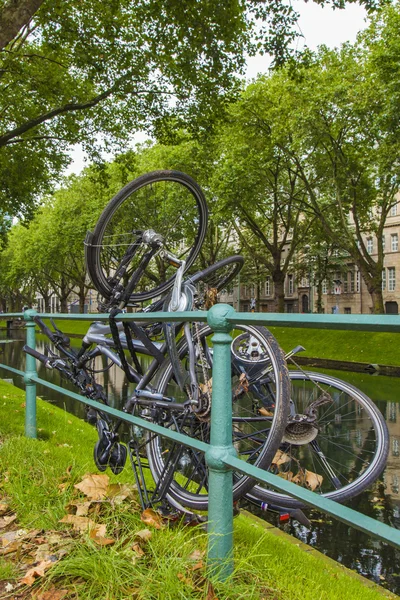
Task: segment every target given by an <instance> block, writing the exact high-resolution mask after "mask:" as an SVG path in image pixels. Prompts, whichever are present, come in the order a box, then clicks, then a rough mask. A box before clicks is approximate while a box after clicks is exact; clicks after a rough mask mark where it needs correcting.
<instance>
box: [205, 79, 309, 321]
mask: <svg viewBox="0 0 400 600" xmlns="http://www.w3.org/2000/svg"><path fill="white" fill-rule="evenodd" d="M279 103H280V89H279V88H277V87H276V86H274V78H265V79H261V80H259V81H258V82H256V83H254V84H251V85H250V86H248V88H247V89H246V91H245V92H244V93H243V95H242V98H241V100H240V101H239V102H238V103H237V104H235V105H234V106H232V108H231V110H230V113H229V122H228V123H226V124H225V125H223V126H222V128H221V133H220V143H221V145H220V158H219V160H218V163H217V166H216V169H215V173H214V177H215V185H216V187H218V190H219V197H220V202H221V204H222V205H223V207H224V210H225V212H229V213H230V214H231V215H233V216H234V218H235V220H234V227H235V230H236V235H237V238H238V240H239V242H240V244H241V246H242V248H243V249H245V250H246V253H247V255H248V256H249V257H251V259H250V260H251V261H252V262H253V263H254V265H253V266H254V268H253V269H252V272H253V278H254V277H255V279H254V283H255V285H256V289H259V285H260V283H261V279H260V278H263V279H264V280H265V278H266V277H267V276H268V275H270V276H271V278H272V281H273V283H274V300H275V310H277V311H279V312H283V310H284V296H285V291H284V282H285V277H286V274H287V273H288V272H289V271H290V270H291V269H292V263H293V258H294V256H295V253H296V250H297V249H298V247H299V245H301V244H304V243H305V242H304V239H305V237H306V235H307V231H308V228H309V226H310V224H311V222H312V220H313V218H314V216H313V215H312V216H311V218H307V215H306V212H305V211H304V199H305V196H306V190H305V186H304V183H303V182H302V181H301V179H300V178H299V177H298V175H297V173H296V169H295V168H294V167H295V165H294V164H293V161H292V159H291V158H290V156H288V155H287V154H285V152H283V151H282V150H281V149H280V148H279V138H276V137H275V134H274V131H273V129H274V125H273V124H274V121H275V120H276V119H278V120H280V114H279V109H278V107H279ZM258 296H259V294H258Z"/></svg>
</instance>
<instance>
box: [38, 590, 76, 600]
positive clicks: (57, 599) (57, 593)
mask: <svg viewBox="0 0 400 600" xmlns="http://www.w3.org/2000/svg"><path fill="white" fill-rule="evenodd" d="M68 593H69V592H68V590H56V589H55V588H52V589H51V590H47V592H42V593H41V594H38V595H37V596H35V600H62V599H63V598H65V596H67V595H68Z"/></svg>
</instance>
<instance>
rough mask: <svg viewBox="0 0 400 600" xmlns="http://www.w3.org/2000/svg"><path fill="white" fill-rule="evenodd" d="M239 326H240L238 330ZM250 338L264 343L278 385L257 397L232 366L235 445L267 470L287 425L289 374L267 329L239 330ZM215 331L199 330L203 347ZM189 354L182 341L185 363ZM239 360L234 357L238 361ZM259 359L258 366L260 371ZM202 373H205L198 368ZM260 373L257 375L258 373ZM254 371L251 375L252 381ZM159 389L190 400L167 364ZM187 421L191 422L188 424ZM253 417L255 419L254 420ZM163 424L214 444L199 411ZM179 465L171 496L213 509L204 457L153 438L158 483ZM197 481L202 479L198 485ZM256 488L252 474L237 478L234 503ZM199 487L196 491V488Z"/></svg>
mask: <svg viewBox="0 0 400 600" xmlns="http://www.w3.org/2000/svg"><path fill="white" fill-rule="evenodd" d="M238 328H239V327H238ZM240 329H242V330H243V331H244V332H246V333H247V334H248V335H249V339H253V338H256V339H257V341H258V342H260V345H261V346H262V348H263V351H265V352H266V353H267V354H268V355H269V356H270V363H271V366H272V374H271V382H270V385H272V386H273V387H274V392H275V393H274V396H273V397H272V400H273V405H272V403H271V396H269V397H267V396H265V397H263V398H262V399H260V398H256V397H255V396H254V394H253V393H252V392H251V391H249V390H245V383H243V386H244V390H243V392H242V390H240V387H239V386H240V385H241V384H240V382H241V379H240V376H239V371H238V369H237V367H236V365H234V364H233V366H232V383H233V443H234V446H235V447H236V449H237V450H238V453H239V455H240V456H242V457H243V458H246V459H247V460H248V461H249V462H252V463H253V464H256V465H258V466H261V467H262V468H267V467H268V466H269V464H270V462H271V460H272V458H273V456H274V455H275V452H276V449H277V448H278V446H279V444H280V441H281V437H282V432H283V429H284V427H285V424H286V419H287V413H288V401H289V389H290V388H289V384H290V381H289V376H288V371H287V366H286V362H285V358H284V354H283V352H282V350H281V349H280V347H279V345H278V344H277V342H276V340H275V338H274V337H273V336H272V334H271V333H270V332H269V331H268V330H267V329H266V328H264V327H257V326H247V325H246V326H240ZM211 333H212V331H211V329H210V328H209V327H208V326H204V325H203V326H201V328H199V336H200V340H201V343H202V344H206V341H205V340H206V338H207V336H209V335H210V334H211ZM186 353H187V342H186V340H184V341H182V343H181V344H180V345H179V356H180V358H181V360H184V359H185V357H186ZM233 360H234V359H233ZM256 362H257V361H255V362H254V363H253V366H254V368H255V369H258V368H259V367H257V365H256ZM199 370H200V371H201V369H200V368H199ZM257 372H258V371H257ZM251 375H252V373H251V372H250V369H248V370H247V371H246V376H247V377H248V379H249V380H250V377H251ZM155 387H156V388H157V389H158V391H159V392H161V393H163V394H164V395H170V393H171V394H172V396H173V397H174V398H175V401H182V402H183V401H185V400H187V396H185V395H184V394H182V392H180V390H179V388H177V386H176V383H175V381H174V376H173V367H172V364H171V362H168V363H167V364H166V365H165V366H164V368H163V369H162V371H161V372H160V374H159V376H158V379H157V380H156V384H155ZM265 407H268V411H269V416H263V415H260V414H259V409H261V408H264V410H266V408H265ZM185 418H186V419H187V420H186V421H185ZM251 419H253V420H251ZM159 424H160V425H162V426H164V427H171V428H173V429H175V430H178V431H182V432H183V433H186V434H189V435H190V436H192V437H193V436H196V437H198V438H199V439H202V440H203V441H209V435H210V423H209V421H208V420H200V419H199V418H198V416H196V414H195V413H194V412H192V413H191V414H190V415H189V417H187V416H185V417H184V418H183V417H182V418H181V421H180V422H178V420H177V419H176V417H175V421H173V420H172V418H171V419H170V420H169V421H168V419H165V415H164V416H163V418H162V419H160V421H159ZM174 453H175V454H174ZM177 456H178V457H179V459H178V463H177V465H176V468H175V470H174V476H173V479H172V481H171V482H170V484H169V489H168V496H169V497H172V498H173V500H174V501H175V502H178V503H180V504H182V505H184V506H187V507H189V508H192V509H195V510H206V509H207V506H208V480H207V470H206V465H205V460H204V456H203V455H201V454H200V453H198V452H196V451H194V450H192V449H190V448H187V447H181V446H178V445H177V444H174V443H172V442H169V441H168V440H167V439H166V438H163V437H161V436H149V439H148V459H149V467H150V470H151V472H152V475H153V478H154V480H155V481H156V482H158V481H159V480H160V478H162V477H163V473H164V472H165V469H166V468H167V466H168V461H170V460H176V457H177ZM196 479H197V481H196ZM253 485H254V480H252V479H250V478H249V477H247V476H239V475H238V476H237V477H235V478H234V484H233V499H234V501H236V500H238V499H239V498H240V497H241V496H242V495H243V494H245V493H246V492H247V491H249V489H251V488H252V487H253ZM193 488H196V489H193Z"/></svg>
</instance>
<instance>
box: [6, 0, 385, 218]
mask: <svg viewBox="0 0 400 600" xmlns="http://www.w3.org/2000/svg"><path fill="white" fill-rule="evenodd" d="M314 1H316V2H318V3H319V4H325V3H327V2H328V0H314ZM349 1H353V0H349ZM330 3H331V4H332V5H333V6H335V7H339V8H340V7H342V6H343V5H344V3H345V2H344V0H331V2H330ZM362 3H363V4H365V6H366V7H367V8H369V9H374V8H375V7H376V6H377V5H379V4H380V2H378V0H375V1H374V0H362ZM296 18H297V16H296V13H295V11H294V10H293V8H292V7H291V5H290V3H289V2H288V3H285V2H276V0H263V1H262V2H260V1H258V0H247V1H240V0H232V1H231V2H228V3H222V4H221V3H219V4H218V3H215V2H211V1H208V0H207V1H203V2H197V1H195V0H189V1H187V2H185V10H184V11H183V10H182V3H181V2H179V1H178V0H170V1H169V2H164V3H162V4H160V2H158V1H157V0H148V1H139V2H135V3H132V2H130V0H112V1H110V2H106V3H104V2H100V1H99V0H81V1H80V2H76V1H75V0H62V1H61V0H53V1H52V2H43V1H40V0H3V2H2V3H0V51H1V55H0V61H1V66H0V68H1V79H0V86H1V87H0V90H1V116H2V120H1V127H0V148H1V150H0V177H1V180H2V187H1V192H0V210H3V211H5V212H6V213H7V214H9V215H12V216H15V215H18V214H20V213H24V214H26V215H27V216H31V214H32V210H33V208H34V206H35V202H36V201H37V199H38V197H39V196H40V195H42V194H43V193H45V192H46V191H48V189H49V187H50V185H51V183H52V182H53V181H54V180H56V179H57V178H58V176H59V174H60V172H61V171H62V168H63V167H64V166H65V165H66V164H67V162H68V161H69V158H68V154H67V152H68V150H69V148H70V147H71V145H73V144H75V143H81V144H82V145H83V147H84V148H85V150H87V151H88V152H89V153H90V156H91V157H92V158H95V157H97V158H98V159H99V156H100V154H99V151H100V147H102V146H104V147H106V148H111V147H113V148H115V146H116V144H119V145H120V147H121V146H122V145H126V144H127V142H129V140H130V137H131V135H132V133H133V132H135V131H137V130H138V129H141V128H147V129H149V128H151V127H152V126H155V127H156V128H157V127H160V126H161V125H160V121H161V120H162V119H163V118H164V117H165V115H167V114H171V113H172V114H173V115H174V119H173V122H175V119H177V120H178V121H179V122H182V119H184V121H185V122H186V123H187V124H188V125H189V127H192V128H193V127H200V128H201V127H202V128H203V129H207V128H208V127H209V123H210V112H211V111H214V112H218V109H221V108H222V107H223V105H224V103H225V102H226V99H227V97H229V95H230V94H231V93H232V92H234V91H235V87H236V77H235V75H234V74H235V73H238V72H240V70H241V69H242V67H243V65H244V55H245V52H246V51H248V52H250V53H254V52H256V51H257V50H259V49H263V50H264V51H272V52H274V53H275V55H276V56H277V61H278V62H280V61H282V60H283V58H284V56H285V55H286V54H287V51H288V44H289V42H290V39H291V38H292V37H293V35H295V33H294V30H293V24H294V23H295V21H296ZM260 23H263V24H264V25H263V26H262V27H261V28H259V24H260ZM171 100H172V102H171ZM199 116H202V117H203V120H201V119H199V118H198V117H199ZM204 117H206V120H204Z"/></svg>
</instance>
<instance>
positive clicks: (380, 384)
mask: <svg viewBox="0 0 400 600" xmlns="http://www.w3.org/2000/svg"><path fill="white" fill-rule="evenodd" d="M24 340H25V336H24V331H14V332H12V334H11V336H8V337H7V336H6V333H5V332H4V331H3V332H1V331H0V363H4V364H7V365H9V366H11V367H14V368H16V369H20V370H22V371H23V370H24V368H25V366H24V365H25V355H24V353H23V351H22V346H23V344H24V343H25V341H24ZM44 344H45V340H44V338H42V336H38V340H37V348H38V350H43V349H44ZM72 345H76V346H77V347H79V345H80V340H79V339H76V340H72ZM98 361H99V362H98V364H97V365H96V368H97V369H100V368H101V367H102V366H103V365H102V364H101V358H99V359H98ZM104 366H105V365H104ZM38 372H39V377H41V378H43V379H46V380H47V381H51V382H53V383H55V384H57V385H61V386H62V387H65V388H67V389H70V390H72V391H76V388H75V387H74V386H73V385H72V384H70V383H69V382H66V381H63V380H61V381H60V377H59V374H58V373H57V372H53V371H51V370H49V369H45V367H43V366H42V365H39V364H38ZM324 372H326V373H329V374H331V375H333V376H335V377H338V378H339V379H343V380H346V381H348V382H349V383H351V384H353V385H355V386H356V387H358V388H359V389H360V390H362V391H363V392H364V393H365V394H367V395H368V396H369V397H370V398H371V399H372V400H373V401H374V402H375V404H376V405H377V406H378V408H379V410H380V411H381V412H382V414H383V415H384V416H385V418H386V422H387V425H388V428H389V433H390V451H389V458H388V462H387V466H386V469H385V470H384V472H383V474H382V475H381V477H380V479H379V480H378V481H376V482H375V483H374V484H373V485H372V486H371V488H370V489H369V490H367V491H366V492H364V493H362V494H360V495H359V496H357V497H356V498H353V499H352V500H350V501H348V502H347V506H350V507H351V508H354V509H355V510H357V511H359V512H361V513H364V514H366V515H368V516H370V517H373V518H374V519H378V520H380V521H382V522H384V523H387V524H388V525H390V526H392V527H396V528H400V378H396V377H383V376H380V375H378V376H375V375H369V374H362V373H351V372H346V371H327V370H326V371H324ZM0 378H4V379H12V380H13V383H14V385H17V386H18V387H21V388H23V387H24V384H23V381H22V378H21V377H18V376H17V375H15V374H12V373H10V372H9V371H6V370H4V369H0ZM98 381H99V383H101V384H102V385H103V387H104V388H105V390H106V393H107V396H108V398H109V399H110V400H111V402H110V403H111V404H112V405H114V406H116V407H121V406H122V403H123V398H126V396H127V394H128V393H129V391H130V389H129V385H130V384H127V382H126V381H125V378H124V376H123V374H122V371H121V370H120V369H118V368H116V367H115V366H113V367H111V368H110V369H109V370H106V371H105V372H104V373H101V374H99V375H98ZM37 394H38V396H40V397H42V398H43V399H45V400H47V401H49V402H52V403H54V404H56V405H58V406H60V407H62V408H65V410H67V411H69V412H72V413H74V414H76V415H78V416H80V417H83V416H84V406H83V405H82V404H80V403H79V402H76V401H75V400H72V399H70V398H68V397H67V396H64V395H61V394H60V395H58V394H57V393H56V392H54V391H52V390H49V389H48V388H45V387H42V386H40V385H38V386H37ZM251 510H252V511H253V512H255V513H256V514H258V515H259V516H260V517H262V518H264V519H266V520H268V521H269V522H272V523H273V524H275V525H277V524H278V517H277V515H275V514H274V513H271V512H262V511H261V510H258V509H257V508H256V507H252V508H251ZM306 514H307V516H308V518H309V519H310V521H311V523H312V527H311V528H310V529H307V528H305V527H304V526H302V525H300V524H298V523H297V522H296V521H293V520H292V521H290V522H289V523H286V524H284V525H279V526H280V527H281V528H283V529H285V531H287V532H288V533H290V534H291V535H294V536H295V537H297V538H298V539H299V540H301V541H303V542H305V543H307V544H309V545H311V546H314V547H315V548H316V549H318V550H319V551H320V552H323V553H324V554H326V555H327V556H329V557H331V558H333V559H335V560H337V561H338V562H340V563H342V564H343V565H345V566H346V567H349V568H351V569H354V570H355V571H357V572H359V573H361V574H362V575H364V576H366V577H368V578H370V579H372V580H374V581H376V582H377V583H379V584H380V585H382V586H383V587H385V588H387V589H389V590H391V591H393V592H395V593H397V594H400V551H396V550H395V549H394V548H392V547H391V546H389V545H387V544H384V543H381V542H379V541H377V540H375V539H373V538H370V537H369V536H367V535H366V534H363V533H361V532H359V531H357V530H355V529H353V528H351V527H349V526H347V525H344V524H343V523H341V522H340V521H337V520H333V519H331V518H326V517H325V516H324V515H323V514H320V513H317V512H316V511H311V510H307V512H306Z"/></svg>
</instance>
